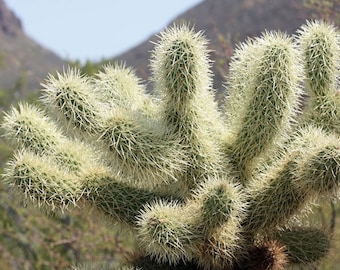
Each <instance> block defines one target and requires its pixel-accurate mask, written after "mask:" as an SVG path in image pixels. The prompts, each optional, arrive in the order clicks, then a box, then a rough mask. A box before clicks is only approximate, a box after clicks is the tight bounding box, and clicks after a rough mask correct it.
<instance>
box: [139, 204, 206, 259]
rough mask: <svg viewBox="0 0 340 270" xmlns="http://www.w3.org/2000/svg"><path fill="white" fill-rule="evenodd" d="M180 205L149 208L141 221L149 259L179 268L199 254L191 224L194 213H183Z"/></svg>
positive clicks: (142, 238)
mask: <svg viewBox="0 0 340 270" xmlns="http://www.w3.org/2000/svg"><path fill="white" fill-rule="evenodd" d="M182 210H183V209H182V208H181V207H180V206H179V205H178V204H177V203H173V202H171V203H165V202H163V201H160V202H157V203H154V204H152V205H148V206H147V207H146V208H145V209H144V210H143V212H142V213H141V215H140V217H139V221H138V225H139V237H140V239H141V241H142V243H143V247H144V248H145V250H146V252H147V254H148V255H150V256H151V257H152V258H153V259H154V260H155V261H157V262H159V263H166V262H167V263H169V264H170V265H172V264H178V263H179V262H180V261H188V260H191V259H192V258H193V255H194V254H195V253H197V250H196V245H195V243H197V240H198V239H199V238H200V235H199V234H197V232H196V230H194V227H192V224H191V222H190V220H191V219H192V215H194V214H195V213H183V211H182Z"/></svg>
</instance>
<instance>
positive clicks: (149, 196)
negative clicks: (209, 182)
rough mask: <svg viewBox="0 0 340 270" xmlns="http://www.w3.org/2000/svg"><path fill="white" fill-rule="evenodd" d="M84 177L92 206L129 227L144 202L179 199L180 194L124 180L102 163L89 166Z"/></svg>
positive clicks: (177, 200)
mask: <svg viewBox="0 0 340 270" xmlns="http://www.w3.org/2000/svg"><path fill="white" fill-rule="evenodd" d="M83 181H84V193H85V195H86V198H87V199H88V200H89V201H91V202H92V203H93V205H94V206H95V207H97V208H98V209H100V210H101V211H102V212H103V213H104V214H106V215H108V216H110V217H111V218H113V219H114V220H119V221H120V222H122V223H124V224H126V225H129V226H131V227H133V226H135V225H136V222H137V217H138V216H139V214H140V212H141V211H142V209H144V206H145V205H149V204H151V203H152V202H155V201H160V200H163V201H169V202H170V201H176V202H178V203H180V202H181V198H178V197H176V196H175V195H174V196H171V195H169V194H164V193H160V192H157V191H155V192H153V191H150V190H146V189H142V188H137V187H135V186H133V185H130V184H128V183H126V182H123V181H121V180H120V179H117V178H116V177H114V176H112V172H110V171H108V170H107V169H106V168H104V167H102V168H100V167H93V169H92V170H91V169H89V170H88V171H87V172H86V174H84V176H83Z"/></svg>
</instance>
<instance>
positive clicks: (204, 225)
mask: <svg viewBox="0 0 340 270" xmlns="http://www.w3.org/2000/svg"><path fill="white" fill-rule="evenodd" d="M194 193H195V195H194V198H193V200H192V201H191V205H190V204H188V207H193V208H196V209H197V210H195V211H194V212H195V218H194V219H193V227H195V228H197V229H199V232H200V233H201V234H202V240H201V241H200V242H198V249H199V253H198V259H197V260H198V263H199V264H200V265H201V266H203V268H207V269H210V268H212V269H215V268H217V269H219V268H221V269H223V268H224V267H227V266H231V265H232V264H233V263H234V261H235V257H237V255H236V254H238V255H239V254H240V253H241V249H242V247H243V245H242V235H241V233H242V232H241V225H240V223H241V220H242V218H243V217H244V214H245V209H246V206H247V204H246V202H245V197H244V194H243V193H242V191H241V188H240V186H238V185H236V184H233V183H232V182H230V179H226V178H220V179H208V180H207V181H206V182H204V183H202V184H201V185H200V187H199V188H198V189H197V190H195V191H194Z"/></svg>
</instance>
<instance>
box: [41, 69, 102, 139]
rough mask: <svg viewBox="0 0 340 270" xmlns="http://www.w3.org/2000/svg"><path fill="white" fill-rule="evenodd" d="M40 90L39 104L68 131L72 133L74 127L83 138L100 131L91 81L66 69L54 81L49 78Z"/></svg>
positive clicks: (52, 78) (100, 119) (98, 113)
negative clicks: (41, 90)
mask: <svg viewBox="0 0 340 270" xmlns="http://www.w3.org/2000/svg"><path fill="white" fill-rule="evenodd" d="M42 86H43V87H44V89H43V91H44V92H43V93H44V94H43V96H42V99H41V100H42V102H43V103H44V104H45V105H46V106H49V107H50V108H51V109H52V110H53V111H54V113H55V114H56V116H57V118H58V120H59V121H60V122H62V123H64V126H66V127H68V129H69V131H74V129H73V127H76V128H77V129H78V130H79V131H81V132H82V133H85V134H96V133H98V132H99V131H100V130H101V128H102V126H101V124H102V122H103V121H104V120H103V119H104V116H103V114H102V112H103V110H102V107H101V104H100V103H99V102H97V100H96V97H95V95H94V89H93V88H94V85H93V83H92V81H91V80H90V78H88V77H87V76H85V75H81V74H80V71H77V70H75V69H71V68H69V69H68V70H67V71H66V72H65V73H64V74H60V73H58V74H57V76H56V77H54V76H52V75H49V77H48V78H47V80H46V81H45V83H44V84H42Z"/></svg>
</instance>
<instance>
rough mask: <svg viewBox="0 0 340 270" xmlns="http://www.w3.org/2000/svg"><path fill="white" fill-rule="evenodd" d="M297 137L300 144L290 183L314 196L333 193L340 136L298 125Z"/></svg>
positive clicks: (339, 170)
mask: <svg viewBox="0 0 340 270" xmlns="http://www.w3.org/2000/svg"><path fill="white" fill-rule="evenodd" d="M299 137H300V138H301V139H302V141H300V142H299V140H298V142H297V143H300V144H302V145H303V146H302V147H303V148H302V149H301V153H302V155H301V157H300V158H298V159H297V161H296V164H297V167H296V173H295V174H296V180H295V183H294V184H295V185H296V186H297V187H299V188H300V189H301V190H305V191H306V192H308V193H311V194H314V196H315V197H318V196H320V195H321V196H324V195H327V196H329V195H335V194H336V193H337V191H338V188H339V185H340V167H339V164H340V137H339V136H336V135H333V134H325V132H324V131H323V130H320V129H315V128H311V127H309V128H305V129H301V130H300V136H299ZM294 146H295V144H293V147H294ZM306 147H307V148H308V149H309V151H305V148H306Z"/></svg>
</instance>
